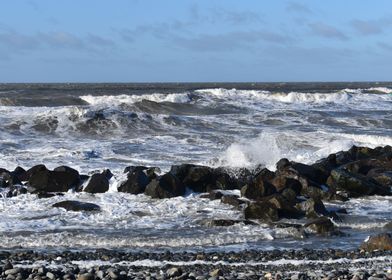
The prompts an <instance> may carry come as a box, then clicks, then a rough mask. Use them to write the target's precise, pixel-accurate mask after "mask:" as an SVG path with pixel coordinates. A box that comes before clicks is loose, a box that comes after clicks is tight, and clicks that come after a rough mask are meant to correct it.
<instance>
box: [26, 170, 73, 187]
mask: <svg viewBox="0 0 392 280" xmlns="http://www.w3.org/2000/svg"><path fill="white" fill-rule="evenodd" d="M43 168H44V167H41V169H39V170H38V171H36V172H34V173H33V174H32V175H31V177H30V178H29V181H28V185H29V187H30V188H32V190H33V192H66V191H68V190H70V189H72V188H77V187H78V186H79V184H80V176H79V173H77V172H76V173H75V172H73V171H69V170H65V171H50V170H45V169H43Z"/></svg>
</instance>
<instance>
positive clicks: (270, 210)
mask: <svg viewBox="0 0 392 280" xmlns="http://www.w3.org/2000/svg"><path fill="white" fill-rule="evenodd" d="M244 214H245V219H247V220H248V219H253V220H262V221H265V222H276V221H278V220H279V219H280V218H279V213H278V209H277V208H276V207H275V206H274V205H273V204H272V203H268V202H261V201H257V202H253V203H251V204H249V205H248V206H247V207H246V208H245V210H244Z"/></svg>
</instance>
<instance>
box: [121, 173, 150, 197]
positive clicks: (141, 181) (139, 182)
mask: <svg viewBox="0 0 392 280" xmlns="http://www.w3.org/2000/svg"><path fill="white" fill-rule="evenodd" d="M145 170H147V168H146V169H141V168H140V169H137V168H135V169H134V170H133V171H129V172H128V175H127V176H128V179H127V180H126V181H125V182H123V183H121V184H120V186H119V187H118V191H119V192H125V193H131V194H140V193H144V191H145V190H146V187H147V185H148V184H149V183H150V182H151V178H150V177H149V176H147V174H146V173H145Z"/></svg>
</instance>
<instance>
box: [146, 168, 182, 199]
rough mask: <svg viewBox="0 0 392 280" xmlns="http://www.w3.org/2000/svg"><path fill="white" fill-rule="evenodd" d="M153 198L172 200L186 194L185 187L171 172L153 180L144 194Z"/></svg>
mask: <svg viewBox="0 0 392 280" xmlns="http://www.w3.org/2000/svg"><path fill="white" fill-rule="evenodd" d="M144 193H145V194H146V195H149V196H151V197H152V198H171V197H176V196H182V195H184V194H185V186H184V185H183V184H182V182H181V181H180V180H179V179H178V178H177V177H176V176H174V175H172V174H171V173H170V172H169V173H166V174H164V175H163V176H161V177H159V178H156V179H153V180H152V181H151V182H150V183H149V184H148V185H147V187H146V190H145V192H144Z"/></svg>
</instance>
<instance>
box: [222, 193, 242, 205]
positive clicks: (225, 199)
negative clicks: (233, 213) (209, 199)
mask: <svg viewBox="0 0 392 280" xmlns="http://www.w3.org/2000/svg"><path fill="white" fill-rule="evenodd" d="M221 202H222V203H225V204H229V205H232V206H234V207H237V208H238V207H240V206H241V205H243V204H245V203H246V202H245V201H244V200H242V199H240V198H238V196H236V195H223V196H222V197H221Z"/></svg>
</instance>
